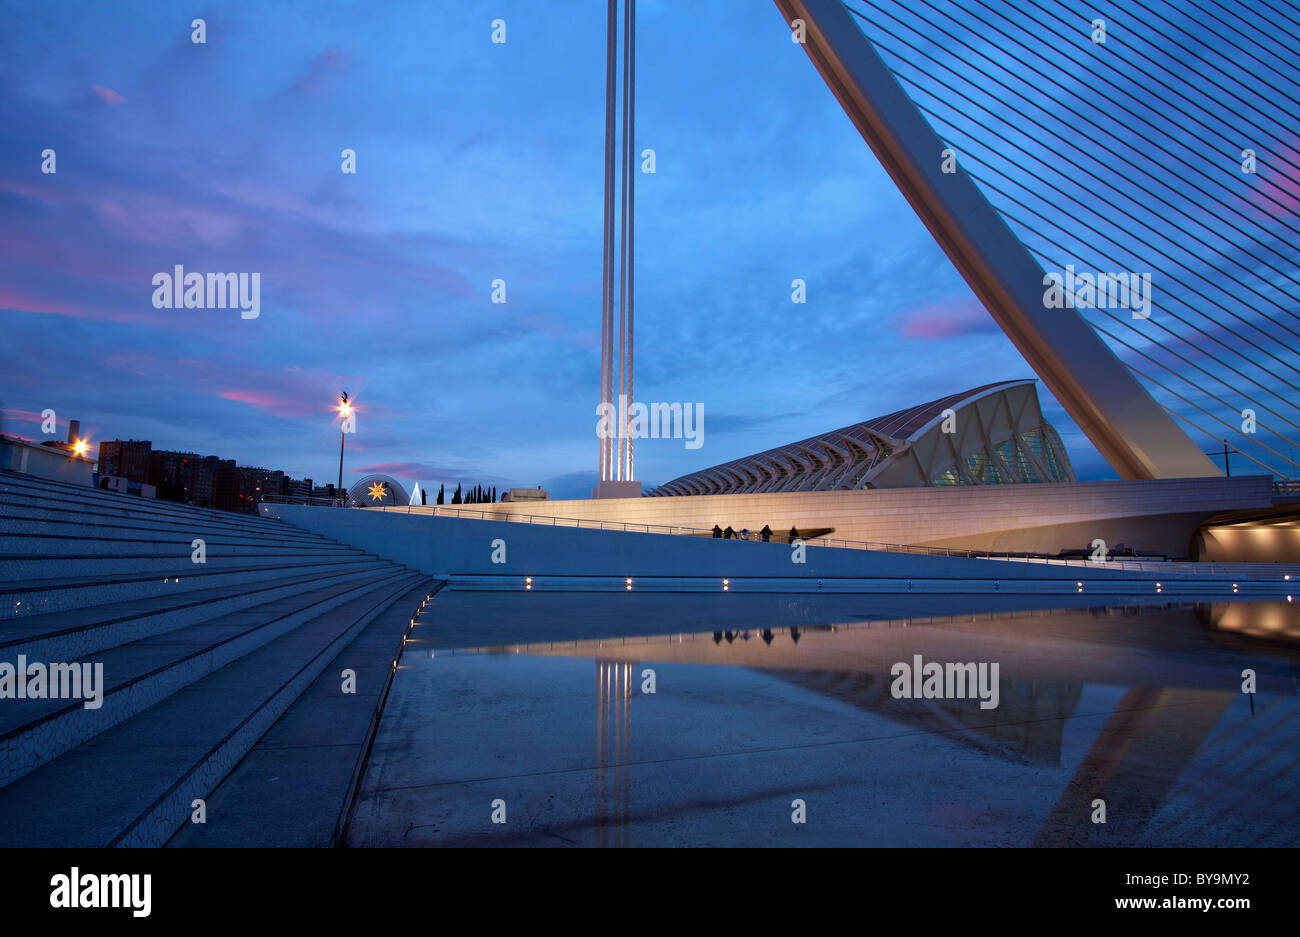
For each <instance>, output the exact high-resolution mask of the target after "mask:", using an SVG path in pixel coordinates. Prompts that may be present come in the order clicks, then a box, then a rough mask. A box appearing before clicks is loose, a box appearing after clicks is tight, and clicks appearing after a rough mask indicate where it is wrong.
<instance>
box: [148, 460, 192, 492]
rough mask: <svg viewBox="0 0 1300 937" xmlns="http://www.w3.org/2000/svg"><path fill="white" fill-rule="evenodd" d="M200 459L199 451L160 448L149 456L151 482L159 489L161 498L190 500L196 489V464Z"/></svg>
mask: <svg viewBox="0 0 1300 937" xmlns="http://www.w3.org/2000/svg"><path fill="white" fill-rule="evenodd" d="M199 459H200V456H199V455H198V453H194V452H169V451H167V450H165V449H159V450H157V451H155V452H154V453H152V454H151V455H150V456H149V484H151V485H154V486H155V487H156V488H157V489H158V497H160V498H165V499H167V500H172V501H188V500H189V499H190V493H191V492H192V491H193V489H194V466H195V465H196V464H197V463H198V462H199Z"/></svg>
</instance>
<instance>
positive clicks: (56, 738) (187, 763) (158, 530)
mask: <svg viewBox="0 0 1300 937" xmlns="http://www.w3.org/2000/svg"><path fill="white" fill-rule="evenodd" d="M322 510H327V509H325V508H322ZM196 540H202V541H203V549H204V550H205V551H206V562H203V563H197V562H195V561H194V553H195V550H196V545H195V541H196ZM433 585H434V584H433V581H432V580H431V579H430V578H429V577H427V576H425V575H423V574H420V573H417V572H414V571H412V570H410V569H408V568H406V567H404V566H400V565H398V564H396V563H392V562H389V561H387V560H382V559H380V558H378V557H375V556H372V555H369V554H366V553H363V552H361V551H360V550H356V549H353V548H351V547H348V546H345V545H343V544H340V543H338V542H336V541H333V540H330V539H328V538H326V537H323V536H320V535H317V534H312V533H309V532H307V531H304V530H301V529H299V528H296V527H293V526H290V525H288V524H285V523H283V522H280V521H276V520H271V519H267V518H261V517H256V516H249V515H240V514H233V513H230V512H225V511H213V510H207V509H204V508H194V507H188V506H183V505H176V504H171V503H168V502H160V501H155V500H152V499H144V498H139V497H135V496H131V495H122V494H117V493H114V492H106V491H96V490H94V489H90V488H87V487H82V486H77V485H70V484H65V483H61V482H55V481H50V480H47V479H41V478H35V477H32V476H28V475H20V474H15V473H11V472H0V664H4V663H8V664H9V665H14V666H16V664H17V661H18V658H19V656H20V655H22V656H23V657H25V659H26V661H27V664H28V666H31V664H33V663H40V664H42V665H44V666H46V667H49V666H50V665H51V664H64V663H67V664H71V663H77V664H79V665H80V664H85V663H88V664H92V665H101V664H102V668H103V671H102V673H103V680H102V687H100V690H101V691H102V694H103V695H102V704H101V705H100V706H99V707H98V708H86V707H85V706H84V705H83V703H84V701H85V700H84V691H85V688H84V687H83V688H82V691H83V695H78V696H77V697H76V698H60V699H41V698H36V699H32V698H27V699H15V698H0V846H109V845H161V844H162V843H165V842H166V841H168V840H169V839H171V838H172V837H173V836H174V835H175V834H176V833H177V831H178V830H180V829H181V828H182V827H184V826H186V825H187V821H188V820H189V818H190V816H191V812H192V809H193V807H192V805H193V802H194V801H195V800H196V799H205V800H206V798H207V797H208V796H209V794H210V793H211V792H212V791H214V790H215V789H216V788H217V787H218V786H219V785H220V784H221V782H222V780H223V779H224V778H226V776H227V775H228V774H230V773H231V771H232V770H233V769H234V768H235V767H236V766H237V765H238V764H239V763H240V761H241V759H243V758H244V757H245V755H246V754H247V753H248V752H249V751H250V750H251V749H253V747H254V746H255V745H256V744H257V743H258V741H259V740H260V739H261V738H262V737H263V736H264V735H265V734H266V733H267V731H268V729H270V728H271V727H272V726H273V725H274V724H275V723H276V722H277V720H280V719H281V718H282V717H284V716H285V714H286V713H288V712H289V711H290V709H291V708H292V707H293V706H294V705H295V702H296V701H298V700H299V697H300V696H301V695H302V694H303V693H304V691H306V690H308V689H309V688H312V689H313V694H310V695H312V696H313V698H315V699H316V700H317V701H318V702H319V701H320V700H326V699H328V700H329V701H330V704H331V705H332V706H334V707H335V708H336V710H338V711H339V712H340V713H343V712H347V711H349V709H350V708H351V709H356V710H358V711H357V712H355V713H352V714H351V718H350V719H342V717H340V721H339V723H338V725H339V726H341V727H342V728H340V729H339V730H338V731H339V732H341V733H342V735H343V736H345V737H340V738H337V739H335V740H334V741H336V742H338V743H339V744H340V746H342V748H341V749H340V750H344V749H346V750H347V751H350V752H351V753H352V754H351V757H353V758H355V757H357V754H356V752H357V751H360V752H361V753H362V755H364V750H365V746H366V744H368V737H367V738H365V739H362V740H360V741H359V740H358V739H356V738H354V737H353V736H355V734H356V733H357V732H358V731H365V732H367V733H368V732H369V731H372V726H373V722H374V715H375V708H376V707H377V706H381V705H382V696H379V695H377V694H376V692H375V690H376V687H375V686H373V684H374V683H375V682H376V680H375V679H374V674H375V672H376V671H375V666H374V665H375V661H373V660H370V658H372V657H376V656H378V657H379V658H382V660H381V661H380V662H379V663H380V664H381V665H382V666H381V669H382V671H383V672H384V673H385V674H387V673H391V667H392V661H394V660H395V659H396V658H397V656H398V654H399V652H400V647H401V638H402V635H404V634H405V632H406V630H407V629H408V627H409V624H410V620H411V618H412V617H413V616H414V615H415V614H416V613H417V610H418V608H419V607H420V606H421V603H422V602H423V600H424V599H425V598H426V597H427V596H428V595H429V593H430V592H431V591H432V589H433ZM363 652H364V653H363ZM358 654H361V656H360V657H359V656H358ZM345 658H346V663H344V660H345ZM336 665H338V669H337V670H336V669H335V666H336ZM344 666H347V667H349V668H351V669H354V670H357V672H358V674H359V675H360V674H362V673H365V674H366V679H367V680H369V683H370V684H372V685H370V686H362V687H360V688H359V689H358V692H357V693H356V694H344V693H343V692H342V679H341V671H342V669H343V667H344ZM360 667H369V670H362V669H358V668H360ZM12 695H13V694H12V692H11V693H10V694H9V696H10V697H12ZM29 695H30V694H29ZM304 705H305V700H304ZM367 707H369V708H367ZM358 726H360V727H363V729H357V728H356V727H358ZM319 734H320V733H319V732H318V735H319ZM291 747H292V746H291ZM355 767H356V766H355V765H354V764H352V763H349V764H347V765H346V768H347V771H346V772H342V773H344V774H346V775H347V776H348V778H349V779H350V778H351V777H352V775H353V774H354V773H355ZM335 794H337V796H338V797H340V798H344V799H345V798H346V797H347V796H348V794H349V791H348V790H342V791H333V790H332V789H331V790H330V791H319V790H317V791H312V792H308V791H303V792H302V795H303V797H302V800H304V801H307V802H312V801H313V798H314V802H316V803H317V804H319V803H320V802H321V800H322V798H324V800H326V801H328V800H329V799H330V798H331V797H333V796H335ZM261 806H264V805H260V804H259V803H257V802H256V799H253V800H248V799H247V798H245V800H244V802H243V803H242V804H241V805H240V807H239V809H240V810H242V811H243V813H244V814H245V815H250V814H253V815H255V814H256V813H257V812H258V810H259V809H260V807H261ZM345 806H346V805H345V804H334V805H333V807H332V811H333V813H332V815H331V816H330V819H329V825H330V826H331V827H332V826H333V824H334V818H335V817H336V816H337V815H338V813H339V810H340V809H342V808H343V807H345ZM222 820H223V817H218V816H209V817H208V822H209V823H210V824H217V823H220V822H222ZM324 844H325V843H321V844H320V845H324Z"/></svg>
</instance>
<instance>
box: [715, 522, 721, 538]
mask: <svg viewBox="0 0 1300 937" xmlns="http://www.w3.org/2000/svg"><path fill="white" fill-rule="evenodd" d="M721 536H722V528H721V527H719V526H718V525H717V524H714V525H713V539H714V540H717V539H719V538H720V537H721Z"/></svg>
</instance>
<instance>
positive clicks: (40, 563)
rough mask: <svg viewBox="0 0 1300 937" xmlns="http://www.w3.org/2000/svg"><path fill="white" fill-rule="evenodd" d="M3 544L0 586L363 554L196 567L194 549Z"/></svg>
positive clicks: (279, 555) (220, 560) (247, 558)
mask: <svg viewBox="0 0 1300 937" xmlns="http://www.w3.org/2000/svg"><path fill="white" fill-rule="evenodd" d="M8 546H9V544H7V543H6V544H0V588H4V585H3V584H8V585H10V586H12V585H15V584H18V585H21V584H25V583H31V582H37V581H40V580H42V579H59V578H64V577H87V576H91V577H100V578H104V579H109V578H116V577H118V576H123V575H130V574H140V575H144V574H146V573H147V574H155V575H157V576H159V577H162V576H170V577H176V576H180V577H182V578H184V577H186V576H189V575H190V574H192V573H195V572H199V571H201V570H204V571H208V572H212V571H215V570H223V569H228V568H232V567H233V568H237V569H260V568H263V567H268V566H277V567H282V566H284V565H286V564H289V565H293V564H295V563H296V562H301V561H303V560H310V561H312V562H319V563H336V562H350V561H354V560H356V559H357V558H358V557H359V556H362V555H363V554H361V553H360V552H359V551H356V550H345V549H343V548H337V549H335V550H331V551H315V552H311V553H307V552H305V551H300V550H288V549H285V548H283V547H281V548H280V549H279V550H276V551H275V552H269V553H264V552H256V551H253V552H240V553H227V552H224V551H220V550H218V551H215V552H214V551H212V550H208V551H206V556H205V560H204V562H202V563H195V562H194V561H193V559H192V553H191V551H190V548H189V545H188V544H186V545H185V547H184V552H181V551H180V550H177V549H169V550H166V551H165V552H159V551H156V550H155V551H154V552H153V553H152V554H144V555H139V554H137V555H134V556H122V555H105V554H97V553H85V554H80V555H73V556H23V555H13V554H10V553H9V552H8V550H7V549H5V548H6V547H8Z"/></svg>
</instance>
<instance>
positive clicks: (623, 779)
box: [595, 660, 637, 846]
mask: <svg viewBox="0 0 1300 937" xmlns="http://www.w3.org/2000/svg"><path fill="white" fill-rule="evenodd" d="M636 667H637V665H636V664H634V663H625V662H620V661H607V660H597V661H596V777H595V782H596V805H595V825H596V845H597V846H610V845H613V846H626V845H628V830H627V823H628V813H629V801H630V797H631V791H630V785H629V779H628V764H627V762H628V744H629V737H630V729H631V703H632V675H633V673H635V671H636ZM611 768H612V769H613V770H612V771H610V769H611ZM607 786H608V787H609V788H610V789H609V790H607ZM611 820H612V825H613V827H614V836H613V842H612V843H611V842H610V836H609V827H610V825H611Z"/></svg>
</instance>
